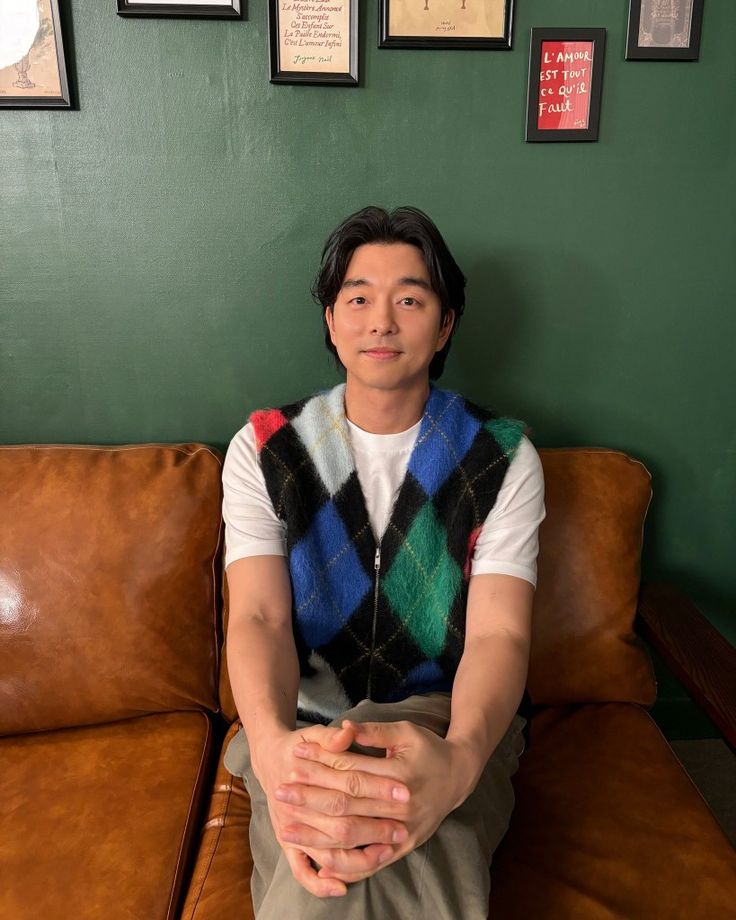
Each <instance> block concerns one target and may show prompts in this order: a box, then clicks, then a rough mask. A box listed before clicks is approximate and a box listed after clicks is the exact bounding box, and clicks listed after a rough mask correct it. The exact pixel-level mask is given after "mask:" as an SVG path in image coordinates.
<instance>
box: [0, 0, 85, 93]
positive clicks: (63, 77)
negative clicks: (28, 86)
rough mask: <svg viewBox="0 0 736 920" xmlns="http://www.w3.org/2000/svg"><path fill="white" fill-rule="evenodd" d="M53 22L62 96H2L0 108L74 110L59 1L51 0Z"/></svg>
mask: <svg viewBox="0 0 736 920" xmlns="http://www.w3.org/2000/svg"><path fill="white" fill-rule="evenodd" d="M50 4H51V21H52V24H53V26H54V41H55V42H56V60H57V62H58V65H59V88H60V91H61V95H60V96H0V108H4V109H70V108H72V101H71V94H70V92H69V74H68V72H67V63H66V55H65V54H64V38H63V35H62V28H61V19H60V17H59V0H50Z"/></svg>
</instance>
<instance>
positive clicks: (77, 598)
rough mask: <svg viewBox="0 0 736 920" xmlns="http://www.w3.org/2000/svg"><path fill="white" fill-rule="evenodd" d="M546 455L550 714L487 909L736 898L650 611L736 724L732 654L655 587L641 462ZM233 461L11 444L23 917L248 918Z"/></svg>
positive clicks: (3, 549) (6, 643) (535, 728)
mask: <svg viewBox="0 0 736 920" xmlns="http://www.w3.org/2000/svg"><path fill="white" fill-rule="evenodd" d="M540 456H541V458H542V462H543V465H544V470H545V479H546V505H547V518H546V520H545V521H544V523H543V525H542V528H541V533H540V542H541V548H540V557H539V585H538V590H537V594H536V598H535V610H534V634H533V648H532V657H531V665H530V672H529V682H528V688H529V691H530V696H531V699H532V702H533V704H534V710H535V711H534V715H533V717H532V718H531V722H530V743H529V746H528V747H527V750H526V751H525V752H524V754H523V755H522V758H521V764H520V768H519V771H518V773H516V774H515V776H514V779H513V782H514V787H515V791H516V808H515V811H514V815H513V818H512V823H511V826H510V828H509V831H508V833H507V834H506V836H505V838H504V840H503V841H502V843H501V846H500V848H499V850H498V851H497V853H496V856H495V857H494V860H493V865H492V868H491V876H492V892H491V905H490V913H491V916H492V917H493V918H503V920H509V918H531V920H541V918H554V920H570V918H586V920H588V918H590V920H593V918H595V920H612V918H647V920H651V918H662V920H665V918H666V920H673V918H687V920H700V918H702V920H715V918H719V920H720V918H724V917H727V916H734V913H736V908H735V907H734V904H736V854H735V853H734V850H733V848H732V847H731V845H730V844H729V842H728V839H727V838H726V836H725V834H724V832H723V830H722V829H721V827H720V826H719V824H718V823H717V821H716V819H715V818H714V816H713V814H712V813H711V812H710V810H709V809H708V807H707V805H706V803H705V801H704V800H703V798H702V797H701V795H700V794H699V792H698V790H697V789H696V787H695V786H694V785H693V783H692V782H691V781H690V779H689V778H688V776H687V774H686V773H685V772H684V770H683V769H682V767H681V766H680V764H679V762H678V761H677V759H676V758H675V755H674V753H673V752H672V750H671V748H670V747H669V746H668V744H667V742H666V740H665V738H664V737H663V735H662V734H661V732H660V731H659V729H658V728H657V726H656V724H655V723H654V722H653V720H652V718H651V716H650V715H649V713H648V711H647V710H648V708H649V707H651V705H652V704H653V702H654V700H655V695H656V683H655V679H654V675H653V671H652V667H651V661H650V657H649V654H648V652H647V648H646V646H645V644H644V642H643V641H642V639H640V638H639V635H638V633H637V632H635V631H634V626H635V625H636V624H638V627H637V630H638V632H640V631H641V630H647V631H648V637H649V639H650V641H652V642H656V643H657V647H658V648H660V649H661V651H662V654H665V655H667V656H669V660H670V661H671V663H672V666H673V668H674V669H675V671H676V673H677V674H678V676H679V677H681V678H682V679H683V680H686V681H688V682H689V686H690V687H691V689H692V691H693V694H694V695H695V696H696V697H698V699H700V700H701V702H703V705H704V706H705V707H706V708H707V709H708V711H709V713H710V715H711V717H712V718H714V719H715V720H716V721H717V724H719V725H720V726H721V727H722V730H723V732H724V735H725V736H726V737H727V739H728V740H729V741H730V743H731V744H733V743H734V738H735V737H736V731H735V729H734V713H735V712H736V704H735V700H734V685H733V675H734V665H733V657H732V655H733V649H731V648H730V646H727V644H726V643H725V642H723V640H719V638H718V634H717V633H715V631H714V630H713V629H712V627H710V626H709V624H708V623H707V621H705V620H704V619H703V618H702V617H701V616H700V615H699V614H698V613H697V612H696V611H694V610H693V608H692V607H691V606H689V605H688V604H687V602H685V601H683V600H681V599H678V598H677V597H676V596H674V595H673V594H672V593H671V591H669V589H666V588H662V587H656V586H654V587H648V588H647V589H646V590H645V591H644V592H643V593H642V594H641V596H640V592H639V565H640V551H641V544H642V534H643V523H644V518H645V514H646V511H647V508H648V506H649V502H650V498H651V494H652V493H651V486H650V480H651V477H650V475H649V473H648V472H647V470H646V469H645V467H644V466H643V465H642V464H641V463H639V462H637V461H636V460H634V459H631V458H630V457H628V456H626V455H625V454H623V453H620V452H617V451H612V450H604V449H591V448H580V449H541V450H540ZM221 464H222V457H221V455H220V454H219V453H218V452H217V451H215V450H213V449H211V448H210V447H208V446H206V445H204V444H175V445H161V444H159V445H156V444H147V445H130V446H123V447H98V446H94V447H90V446H64V445H59V446H48V445H37V446H26V445H19V446H8V447H2V448H0V483H2V519H1V522H0V720H1V721H0V736H1V737H0V918H2V920H40V918H43V920H88V918H90V920H91V918H104V920H118V918H120V920H123V918H125V920H138V918H140V920H164V918H174V917H177V918H178V917H183V918H186V920H236V918H238V920H246V918H249V917H252V909H251V905H250V894H249V878H250V873H251V861H250V855H249V849H248V821H249V804H248V796H247V794H246V792H245V790H244V788H243V786H242V783H241V782H240V780H237V781H235V782H234V781H233V778H232V777H231V776H230V774H229V773H228V772H227V771H226V770H225V768H224V767H223V765H222V752H223V748H224V745H225V743H226V742H227V740H228V739H229V738H230V736H231V735H232V734H233V733H234V732H235V731H236V729H237V725H238V723H237V714H236V710H235V707H234V704H233V699H232V695H231V691H230V687H229V683H228V676H227V673H226V669H225V658H224V655H223V638H224V634H223V617H222V613H223V606H224V607H225V609H226V604H227V591H226V585H225V584H223V579H222V545H223V527H222V522H221V517H220V501H221V489H220V474H221ZM223 588H224V589H225V590H223ZM223 600H224V604H223ZM637 607H638V611H639V618H638V619H636V620H635V616H636V614H637ZM225 625H226V616H225ZM709 642H712V644H711V645H708V643H709ZM719 643H720V644H719ZM729 656H730V657H729ZM719 669H723V670H722V671H721V670H719ZM688 675H690V676H688ZM284 920H298V918H286V917H285V918H284ZM382 920H383V918H382ZM386 920H388V918H386ZM459 920H461V918H459Z"/></svg>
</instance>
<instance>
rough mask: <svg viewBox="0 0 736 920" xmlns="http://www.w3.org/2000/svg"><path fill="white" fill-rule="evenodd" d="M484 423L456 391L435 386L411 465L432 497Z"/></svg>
mask: <svg viewBox="0 0 736 920" xmlns="http://www.w3.org/2000/svg"><path fill="white" fill-rule="evenodd" d="M480 424H481V423H480V422H479V421H478V419H476V418H474V417H473V416H471V415H469V414H468V413H466V412H465V409H464V406H463V400H462V398H461V397H459V396H458V395H457V394H456V393H451V392H447V391H443V390H438V389H435V388H434V387H432V390H431V392H430V395H429V399H428V400H427V406H426V410H425V413H424V417H423V419H422V424H421V426H420V428H419V435H418V437H417V441H416V444H415V446H414V451H413V452H412V455H411V458H410V461H409V467H408V471H409V472H410V473H411V474H412V475H413V476H414V478H415V479H416V480H417V481H418V482H419V484H420V485H421V487H422V488H423V489H424V491H425V492H426V493H427V495H428V496H429V497H430V498H432V497H433V496H434V494H435V493H436V492H437V490H438V489H439V488H440V487H441V486H442V484H443V483H444V482H445V480H446V479H447V477H448V476H449V475H450V473H451V472H452V471H453V470H454V469H455V467H456V466H457V465H458V464H459V463H460V461H461V460H462V459H463V457H464V456H465V454H466V453H467V452H468V449H469V448H470V445H471V444H472V443H473V439H474V438H475V436H476V434H477V433H478V430H479V429H480Z"/></svg>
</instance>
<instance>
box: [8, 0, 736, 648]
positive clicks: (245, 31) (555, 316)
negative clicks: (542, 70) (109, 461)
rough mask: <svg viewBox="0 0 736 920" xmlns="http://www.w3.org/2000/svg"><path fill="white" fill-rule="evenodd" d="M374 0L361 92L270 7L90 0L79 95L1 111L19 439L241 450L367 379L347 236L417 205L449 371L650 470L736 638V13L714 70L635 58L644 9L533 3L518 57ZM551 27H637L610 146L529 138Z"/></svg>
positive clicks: (500, 403) (673, 558) (654, 513)
mask: <svg viewBox="0 0 736 920" xmlns="http://www.w3.org/2000/svg"><path fill="white" fill-rule="evenodd" d="M361 6H362V10H361V43H360V50H361V71H362V84H363V85H362V86H361V87H360V88H357V89H356V88H334V87H333V88H329V87H325V88H322V87H304V86H302V87H294V86H272V85H271V84H269V82H268V51H267V39H268V28H267V20H266V9H265V7H266V4H265V2H263V0H251V3H250V4H249V11H248V19H247V20H246V21H243V22H227V21H214V20H209V21H200V22H197V21H191V20H190V21H183V20H174V19H168V20H167V19H159V20H145V19H122V18H120V17H118V16H117V15H116V13H115V2H114V0H74V2H71V3H69V2H66V3H65V4H63V6H62V8H63V10H64V11H65V13H66V14H67V19H71V23H72V27H73V44H74V54H73V59H74V61H75V70H76V77H77V83H78V87H79V103H80V105H79V111H74V112H63V111H2V112H0V241H1V242H0V362H1V364H0V441H2V442H3V443H20V442H66V443H79V442H98V443H122V442H143V441H179V440H201V441H206V442H209V443H211V444H214V445H216V446H218V447H220V448H221V449H224V448H225V447H226V445H227V442H228V441H229V439H230V437H231V436H232V434H233V433H234V432H235V430H236V429H237V428H239V427H240V426H241V425H242V424H243V423H244V420H245V417H246V414H247V412H248V411H249V410H251V409H252V408H254V407H257V406H260V405H264V404H274V403H275V404H278V403H279V402H282V401H286V400H289V399H292V398H296V397H297V396H299V395H303V394H305V393H306V392H308V391H310V390H312V389H316V388H318V387H321V386H326V385H329V384H331V383H332V382H334V381H335V380H336V379H337V378H336V376H335V372H334V370H333V368H332V365H331V362H330V359H329V356H328V355H327V352H326V351H324V349H323V346H322V337H321V327H320V319H319V310H318V308H317V307H315V306H314V305H313V303H312V301H311V299H310V296H309V292H308V289H309V284H310V282H311V280H312V277H313V274H314V271H315V268H316V265H317V260H318V257H319V252H320V248H321V245H322V243H323V241H324V239H325V237H326V236H327V234H328V232H329V231H330V230H331V229H332V227H333V226H334V225H335V224H336V223H337V222H338V221H339V220H340V219H342V218H343V217H344V216H346V215H347V214H348V213H350V212H351V211H353V210H356V209H357V208H359V207H361V206H363V205H365V204H370V203H375V204H382V205H387V206H393V205H400V204H414V205H417V206H419V207H421V208H423V209H425V210H426V211H427V212H428V213H429V214H430V215H431V216H432V217H433V218H434V219H435V220H436V222H437V223H438V225H439V227H440V228H441V230H442V232H443V233H444V235H445V237H446V239H447V241H448V243H449V245H450V246H451V248H452V250H453V251H454V253H455V255H456V257H457V259H458V261H459V262H460V264H461V265H462V266H463V268H464V270H465V272H466V274H467V276H468V279H469V280H468V312H467V315H466V318H465V320H464V322H463V326H461V329H460V332H459V335H458V339H457V340H456V343H455V345H454V351H453V354H452V357H451V360H450V362H449V365H448V370H447V373H446V375H445V377H444V378H443V383H444V384H445V385H447V386H451V387H456V388H459V389H462V390H463V391H465V392H466V393H467V394H468V395H469V396H470V397H471V398H474V399H477V400H479V401H484V402H486V403H487V404H489V405H493V406H494V407H496V408H497V409H499V410H500V411H503V412H505V413H508V414H512V415H517V416H519V417H523V418H525V419H527V420H528V421H529V423H530V424H531V425H532V426H533V429H534V432H535V436H536V437H535V440H536V443H537V445H538V446H559V445H599V446H608V447H614V448H620V449H622V450H625V451H627V452H629V453H630V454H632V455H634V456H636V457H638V458H640V459H641V460H643V461H644V463H645V464H646V465H647V467H648V468H649V469H650V470H651V472H652V473H653V476H654V488H655V498H654V501H653V503H652V505H651V508H650V515H649V518H648V521H647V526H646V531H645V537H646V549H645V558H644V575H645V577H648V578H654V577H668V578H673V579H675V580H676V581H678V582H680V583H681V584H682V585H684V586H685V587H686V588H687V589H688V590H690V592H691V593H692V595H693V596H694V597H695V599H696V600H697V601H698V602H699V603H700V604H701V605H702V607H703V609H704V611H705V612H706V614H707V615H708V616H709V617H710V619H711V620H712V621H713V622H714V623H715V624H716V626H717V627H718V628H719V629H720V630H721V631H722V632H723V633H724V634H726V635H727V636H728V637H729V638H730V639H731V640H732V641H736V619H734V617H735V614H734V600H735V598H736V566H735V565H734V560H735V559H736V514H734V499H735V497H736V424H735V422H736V415H735V412H734V389H735V387H734V384H735V383H736V379H735V375H734V361H733V342H734V338H735V337H736V319H735V318H734V317H735V311H734V293H733V292H734V289H735V287H736V272H735V270H734V255H735V253H736V232H735V231H736V176H735V169H736V149H735V144H736V132H735V131H734V128H735V124H736V122H735V119H734V113H735V111H736V97H735V96H734V86H736V55H734V53H733V35H735V34H736V4H734V3H731V2H726V0H708V2H706V10H705V19H704V26H703V38H702V46H701V58H700V61H699V62H697V63H671V62H665V63H649V62H628V63H627V62H625V61H624V60H623V49H624V43H625V26H626V17H627V8H628V2H627V0H618V2H616V0H555V3H550V2H548V0H517V8H518V9H517V16H516V23H515V28H514V50H513V51H512V52H452V51H437V52H429V51H395V50H391V51H389V50H379V49H378V48H377V47H376V43H377V0H368V2H363V3H362V4H361ZM532 25H537V26H549V25H567V26H603V27H605V28H607V29H608V41H607V57H606V65H605V74H604V84H603V103H602V115H601V130H600V141H599V142H598V143H594V144H583V143H581V144H526V143H524V140H523V135H524V113H525V98H526V80H527V63H528V46H529V29H530V27H531V26H532ZM463 327H464V328H463Z"/></svg>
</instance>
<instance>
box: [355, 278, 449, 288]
mask: <svg viewBox="0 0 736 920" xmlns="http://www.w3.org/2000/svg"><path fill="white" fill-rule="evenodd" d="M397 284H403V285H407V284H413V285H414V287H420V288H424V290H425V291H431V290H432V285H431V284H430V283H429V282H428V281H425V280H424V278H414V277H412V276H407V277H405V278H399V280H398V282H397ZM361 285H365V286H367V287H370V286H371V283H370V281H367V280H366V279H365V278H346V279H345V280H344V281H343V283H342V286H343V287H344V288H353V287H360V286H361Z"/></svg>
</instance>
